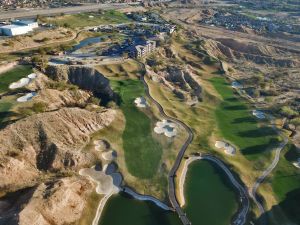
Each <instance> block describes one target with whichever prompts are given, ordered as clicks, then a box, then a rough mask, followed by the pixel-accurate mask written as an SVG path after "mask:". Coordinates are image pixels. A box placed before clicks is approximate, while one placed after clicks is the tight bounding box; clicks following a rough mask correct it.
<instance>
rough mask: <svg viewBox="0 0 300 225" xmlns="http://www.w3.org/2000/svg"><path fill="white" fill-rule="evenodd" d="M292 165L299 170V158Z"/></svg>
mask: <svg viewBox="0 0 300 225" xmlns="http://www.w3.org/2000/svg"><path fill="white" fill-rule="evenodd" d="M293 165H294V166H295V167H297V168H299V169H300V158H299V159H298V161H296V162H293Z"/></svg>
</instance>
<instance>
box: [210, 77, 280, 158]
mask: <svg viewBox="0 0 300 225" xmlns="http://www.w3.org/2000/svg"><path fill="white" fill-rule="evenodd" d="M210 81H211V83H212V84H213V86H214V87H215V89H216V90H217V91H218V93H219V94H220V95H221V97H222V98H223V101H222V102H221V104H220V105H219V106H218V107H217V109H216V112H215V115H216V120H217V124H218V127H219V129H220V133H221V135H222V136H223V137H224V138H225V139H226V140H228V141H230V142H232V143H233V144H235V145H236V146H237V147H239V148H240V150H241V152H242V154H244V155H245V156H246V157H247V158H248V159H251V160H253V159H257V158H258V157H259V156H260V155H261V154H262V153H263V154H268V152H267V151H266V150H268V149H269V148H270V146H272V145H273V146H274V145H275V144H276V143H277V138H276V137H277V136H276V133H275V131H274V130H273V129H272V128H271V127H267V126H265V125H264V124H261V123H259V121H258V120H257V119H256V118H255V117H254V116H252V114H251V111H250V109H249V108H248V106H247V105H246V103H245V102H244V101H243V100H242V99H240V98H239V97H236V95H235V94H234V91H233V89H232V88H231V87H230V86H229V85H228V84H227V83H226V81H225V79H224V78H222V77H214V78H212V79H211V80H210Z"/></svg>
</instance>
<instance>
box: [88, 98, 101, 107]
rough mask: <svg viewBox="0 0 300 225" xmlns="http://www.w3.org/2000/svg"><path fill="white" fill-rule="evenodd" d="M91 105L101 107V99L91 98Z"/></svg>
mask: <svg viewBox="0 0 300 225" xmlns="http://www.w3.org/2000/svg"><path fill="white" fill-rule="evenodd" d="M89 103H91V104H94V105H100V103H101V99H99V98H96V97H90V99H89Z"/></svg>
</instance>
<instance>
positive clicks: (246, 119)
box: [232, 116, 257, 124]
mask: <svg viewBox="0 0 300 225" xmlns="http://www.w3.org/2000/svg"><path fill="white" fill-rule="evenodd" d="M256 122H257V120H256V119H255V118H254V117H251V116H248V117H241V118H236V119H234V121H233V122H232V123H234V124H236V123H237V124H239V123H255V124H256Z"/></svg>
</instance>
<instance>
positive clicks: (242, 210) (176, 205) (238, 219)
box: [141, 76, 250, 225]
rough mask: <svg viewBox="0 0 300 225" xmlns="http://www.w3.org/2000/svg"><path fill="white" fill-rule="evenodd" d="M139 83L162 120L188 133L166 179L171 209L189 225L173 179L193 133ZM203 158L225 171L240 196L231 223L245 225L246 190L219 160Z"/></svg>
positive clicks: (145, 83) (143, 78) (142, 77)
mask: <svg viewBox="0 0 300 225" xmlns="http://www.w3.org/2000/svg"><path fill="white" fill-rule="evenodd" d="M141 81H142V82H143V84H144V86H145V91H146V95H147V97H148V98H150V99H151V100H152V102H153V103H154V104H155V105H156V106H157V108H158V109H159V112H160V114H161V115H162V116H163V117H164V118H166V119H168V120H170V121H173V122H175V123H177V124H179V125H181V126H182V127H183V128H184V129H185V130H186V132H187V133H188V138H187V139H186V141H185V143H184V145H183V146H182V147H181V149H180V151H179V153H178V155H177V158H176V160H175V163H174V165H173V167H172V169H171V171H170V173H169V179H168V180H169V192H168V193H169V199H170V202H171V204H172V206H173V208H174V209H175V210H176V212H177V214H178V215H179V218H180V219H181V221H182V223H183V224H184V225H190V224H191V222H190V221H189V219H188V217H187V216H186V214H185V212H184V211H183V210H182V208H181V207H180V205H179V202H178V200H177V197H176V193H175V179H176V172H177V170H178V168H179V166H180V163H181V161H182V158H183V156H184V153H185V151H186V149H187V147H188V146H189V144H190V143H191V142H192V141H193V138H194V134H193V131H192V129H191V128H190V127H189V126H187V125H186V124H185V123H183V122H182V121H180V120H178V119H176V118H173V117H170V116H168V115H166V113H165V111H164V109H163V107H162V106H161V105H160V104H159V103H158V102H157V101H156V100H155V99H154V98H153V97H152V96H151V95H150V92H149V87H148V84H147V82H146V81H145V77H144V76H141ZM203 158H204V159H206V160H210V161H213V162H215V163H217V164H218V165H219V166H220V167H221V168H222V169H223V170H224V171H225V173H226V174H227V175H228V177H229V179H230V180H231V182H232V183H233V185H234V186H235V187H236V188H237V189H238V190H239V194H240V196H241V208H240V210H239V212H238V213H237V216H236V218H235V219H234V220H233V222H232V223H233V224H234V225H243V224H245V223H246V218H247V214H248V211H249V205H250V202H249V198H248V192H247V189H246V188H245V187H243V186H242V185H240V184H239V183H238V182H237V181H236V179H235V178H234V176H233V175H232V173H231V172H230V170H229V169H228V168H227V166H226V165H225V164H224V163H223V162H222V161H221V160H219V159H217V158H216V157H214V156H211V155H208V154H204V155H203Z"/></svg>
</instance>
